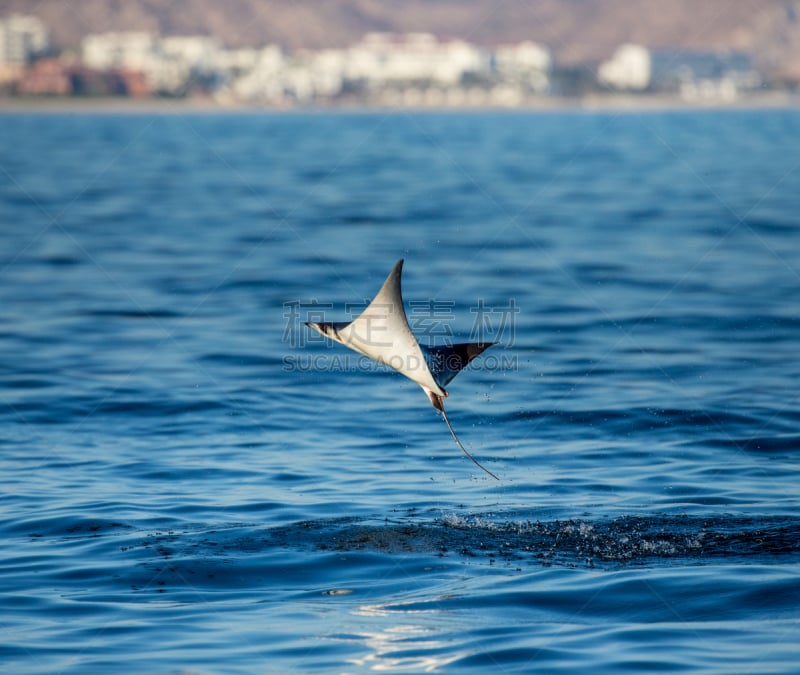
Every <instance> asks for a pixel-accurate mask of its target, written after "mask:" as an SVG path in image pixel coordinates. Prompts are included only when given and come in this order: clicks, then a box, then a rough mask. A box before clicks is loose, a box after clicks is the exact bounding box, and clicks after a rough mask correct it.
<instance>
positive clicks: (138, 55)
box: [81, 31, 160, 73]
mask: <svg viewBox="0 0 800 675" xmlns="http://www.w3.org/2000/svg"><path fill="white" fill-rule="evenodd" d="M81 52H82V58H83V62H84V63H85V64H86V65H87V66H89V67H90V68H95V69H96V70H136V71H140V72H143V73H147V72H150V71H152V70H153V69H154V68H157V67H158V65H159V61H160V55H159V50H158V40H157V38H156V37H155V36H154V35H151V34H150V33H145V32H138V31H129V32H123V33H97V34H93V35H87V36H86V37H85V38H84V39H83V42H82V43H81Z"/></svg>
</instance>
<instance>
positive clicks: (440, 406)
mask: <svg viewBox="0 0 800 675" xmlns="http://www.w3.org/2000/svg"><path fill="white" fill-rule="evenodd" d="M425 393H426V394H428V398H429V399H430V400H431V403H433V407H434V408H436V409H437V410H438V411H439V412H440V413H442V417H443V418H444V421H445V422H446V423H447V428H448V429H450V433H451V434H452V436H453V440H454V441H455V442H456V445H457V446H458V447H459V448H461V451H462V452H463V453H464V454H465V455H466V456H467V457H469V458H470V459H471V460H472V463H473V464H475V466H477V467H478V468H479V469H481V470H483V471H485V472H486V473H488V474H489V475H490V476H491V477H492V478H494V479H495V480H500V479H499V478H498V477H497V476H495V475H494V474H493V473H492V472H491V471H489V469H487V468H486V467H485V466H484V465H483V464H481V463H480V462H479V461H478V460H477V459H475V458H474V457H473V456H472V455H471V454H470V453H469V450H467V449H466V448H465V447H464V446H463V445H462V444H461V441H459V440H458V436H456V432H455V431H454V430H453V425H452V424H450V420H449V419H447V413H446V412H445V411H444V400H443V399H442V397H441V396H439V395H437V394H434V393H433V392H432V391H427V390H426V392H425Z"/></svg>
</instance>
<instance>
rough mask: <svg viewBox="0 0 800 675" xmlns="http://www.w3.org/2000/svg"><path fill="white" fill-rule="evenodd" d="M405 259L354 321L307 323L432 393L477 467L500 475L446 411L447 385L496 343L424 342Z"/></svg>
mask: <svg viewBox="0 0 800 675" xmlns="http://www.w3.org/2000/svg"><path fill="white" fill-rule="evenodd" d="M402 271H403V261H402V260H398V261H397V263H396V264H395V266H394V268H392V271H391V272H390V273H389V276H388V277H387V278H386V281H384V282H383V286H381V290H380V291H378V295H376V296H375V297H374V298H373V300H372V302H371V303H370V304H369V306H368V307H367V308H366V309H365V310H364V311H363V312H362V313H361V314H360V315H359V316H358V317H357V318H356V319H355V320H354V321H352V322H350V323H330V322H324V323H312V322H307V323H306V326H308V327H309V328H313V329H314V330H316V331H318V332H320V333H322V334H323V335H325V336H326V337H329V338H331V339H332V340H336V342H340V343H341V344H343V345H344V346H345V347H349V348H350V349H353V350H355V351H357V352H359V353H360V354H363V355H364V356H367V357H369V358H371V359H374V360H375V361H377V362H378V363H383V364H385V365H387V366H389V367H390V368H394V369H395V370H396V371H398V372H399V373H402V374H403V375H405V376H406V377H407V378H409V379H410V380H413V381H414V382H416V383H417V384H418V385H419V386H420V387H422V389H423V391H424V392H425V393H426V394H427V395H428V398H429V399H430V401H431V403H433V407H434V408H436V409H437V410H438V411H439V412H441V413H442V417H443V418H444V421H445V422H446V423H447V428H448V429H450V433H451V434H452V435H453V439H454V440H455V442H456V443H457V444H458V447H459V448H461V450H463V451H464V454H465V455H466V456H467V457H469V458H470V459H471V460H472V461H473V462H474V463H475V464H476V465H477V466H479V467H480V468H481V469H483V470H484V471H485V472H486V473H488V474H489V475H490V476H491V477H492V478H496V479H497V480H499V478H497V476H495V475H494V474H493V473H492V472H491V471H489V469H487V468H486V467H485V466H483V465H482V464H481V463H480V462H478V460H477V459H475V458H474V457H473V456H472V455H471V454H470V453H469V452H468V451H467V449H466V448H465V447H464V446H463V445H462V444H461V441H460V440H458V436H456V432H455V431H453V426H452V425H451V424H450V420H449V419H447V413H446V412H445V410H444V399H445V397H446V396H447V390H446V389H445V388H444V387H445V386H446V385H447V384H449V383H450V381H451V380H452V379H453V378H454V377H455V376H456V375H458V373H459V372H461V370H462V369H463V368H464V367H465V366H466V365H467V364H468V363H469V362H470V361H472V359H474V358H475V357H476V356H478V355H479V354H480V353H481V352H483V351H484V350H485V349H488V348H489V347H491V346H492V345H493V344H495V343H494V342H470V343H463V344H457V345H449V346H442V347H435V346H434V347H426V346H424V345H421V344H420V343H419V342H418V341H417V339H416V338H415V337H414V334H413V333H412V332H411V329H410V328H409V326H408V320H407V319H406V312H405V309H403V295H402V292H401V288H400V277H401V274H402Z"/></svg>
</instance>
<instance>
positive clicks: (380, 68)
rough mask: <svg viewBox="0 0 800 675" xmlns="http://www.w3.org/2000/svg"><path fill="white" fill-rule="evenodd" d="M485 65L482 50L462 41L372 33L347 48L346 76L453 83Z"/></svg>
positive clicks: (375, 80)
mask: <svg viewBox="0 0 800 675" xmlns="http://www.w3.org/2000/svg"><path fill="white" fill-rule="evenodd" d="M485 64H486V58H485V56H484V54H483V53H482V52H481V50H479V49H478V48H477V47H475V46H473V45H470V44H468V43H466V42H463V41H461V40H454V41H451V42H439V41H438V40H437V39H436V38H435V37H434V36H433V35H430V34H428V33H409V34H407V35H393V34H388V33H369V34H367V35H366V36H364V39H363V40H362V41H361V42H359V43H358V44H356V45H353V46H352V47H351V48H350V49H349V50H348V51H347V69H346V76H347V78H348V79H351V80H363V81H366V82H367V83H369V84H372V85H378V86H380V85H383V84H386V83H391V82H420V81H430V82H434V83H437V84H441V85H454V84H457V83H458V82H459V81H460V80H461V78H462V77H463V76H464V75H465V74H466V73H469V72H473V71H477V70H481V69H483V68H485Z"/></svg>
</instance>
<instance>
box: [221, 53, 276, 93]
mask: <svg viewBox="0 0 800 675" xmlns="http://www.w3.org/2000/svg"><path fill="white" fill-rule="evenodd" d="M235 61H236V63H237V65H238V66H241V67H242V69H241V74H240V75H239V76H238V77H236V78H235V79H234V81H233V83H232V84H231V86H230V92H231V93H232V95H233V96H234V98H236V99H239V100H243V101H258V102H262V103H264V102H273V101H274V102H280V101H282V99H283V96H284V83H283V79H282V73H283V71H284V69H285V67H286V59H285V57H284V55H283V52H282V51H281V49H280V47H277V46H275V45H270V46H268V47H264V48H263V49H257V50H253V51H252V52H250V51H249V50H248V51H247V52H242V51H240V52H239V54H238V57H237V58H236V59H235Z"/></svg>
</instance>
